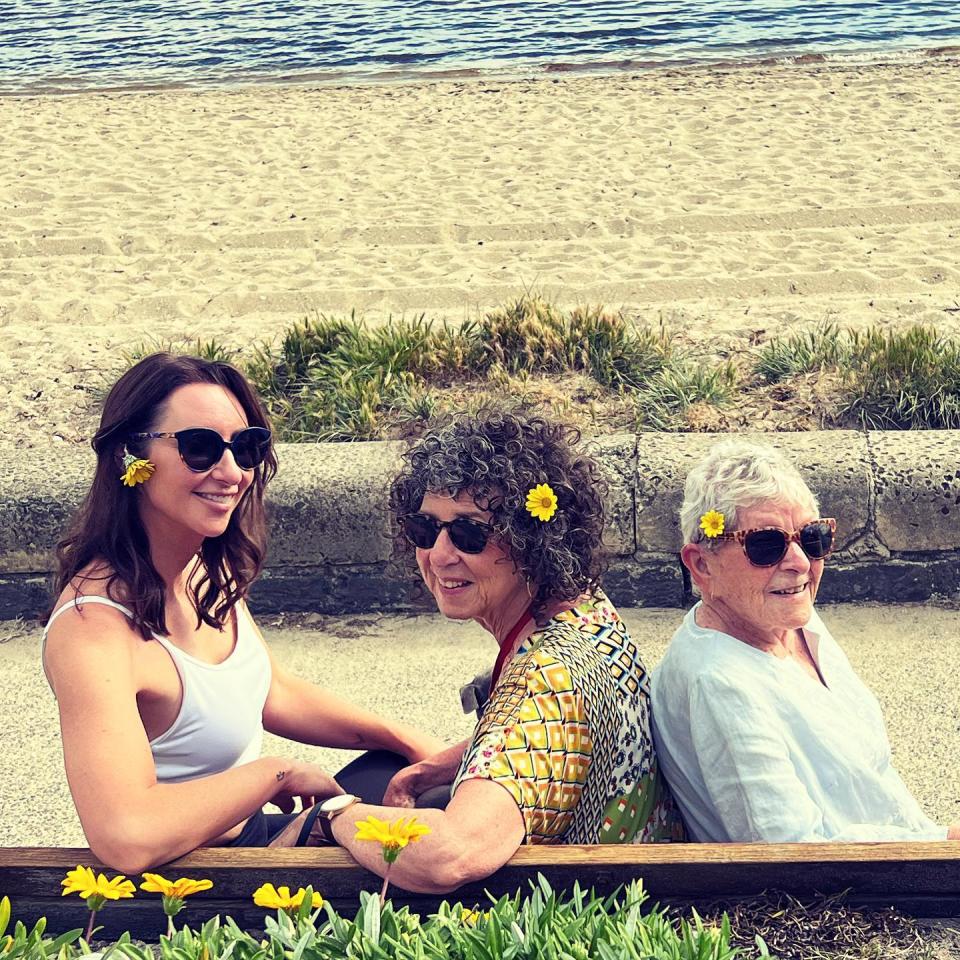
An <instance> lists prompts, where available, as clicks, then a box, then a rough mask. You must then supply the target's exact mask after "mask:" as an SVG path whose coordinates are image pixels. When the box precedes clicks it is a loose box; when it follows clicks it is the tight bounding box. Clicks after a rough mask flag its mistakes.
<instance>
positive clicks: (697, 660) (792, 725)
mask: <svg viewBox="0 0 960 960" xmlns="http://www.w3.org/2000/svg"><path fill="white" fill-rule="evenodd" d="M698 607H699V605H698ZM698 607H694V608H693V610H691V611H690V612H689V613H688V614H687V616H686V617H685V618H684V621H683V624H682V625H681V627H680V629H679V630H677V632H676V633H675V634H674V636H673V639H672V640H671V641H670V646H669V647H668V648H667V652H666V655H665V656H664V658H663V660H662V661H661V663H660V664H659V666H658V667H657V668H656V669H655V670H654V671H653V681H652V683H653V688H652V709H653V734H654V742H655V744H656V749H657V755H658V757H659V760H660V766H661V769H662V770H663V773H664V774H665V776H666V778H667V782H668V783H669V784H670V787H671V788H672V790H673V795H674V797H675V798H676V800H677V802H678V803H679V805H680V809H681V811H682V812H683V817H684V820H685V821H686V824H687V827H688V829H689V831H690V834H691V836H692V837H693V838H694V839H696V840H699V841H704V842H705V841H716V842H749V841H758V842H765V843H789V842H792V841H828V840H833V841H844V840H845V841H872V840H945V839H946V836H947V828H946V827H941V826H938V825H937V824H936V823H934V822H933V821H932V820H931V819H930V818H929V817H927V816H926V815H925V814H924V813H923V811H922V810H921V809H920V805H919V804H918V803H917V801H916V800H915V799H914V798H913V796H912V795H911V793H910V791H909V790H908V789H907V787H906V785H905V784H904V782H903V780H902V779H901V778H900V775H899V774H898V773H897V771H896V770H895V769H894V768H893V766H892V765H891V763H890V742H889V740H888V739H887V732H886V728H885V726H884V723H883V716H882V715H881V712H880V705H879V704H878V703H877V700H876V697H874V695H873V694H872V693H871V692H870V691H869V690H868V689H867V687H866V686H865V685H864V684H863V683H862V681H861V680H860V679H859V677H857V675H856V674H855V673H854V671H853V668H852V667H851V666H850V662H849V661H848V660H847V658H846V656H845V655H844V653H843V651H842V650H841V649H840V647H839V646H837V643H836V641H835V640H834V639H833V637H832V636H831V635H830V632H829V631H828V630H827V628H826V627H825V626H824V624H823V621H821V619H820V618H819V616H817V614H816V613H814V614H813V615H812V617H811V618H810V621H809V623H807V625H806V626H805V627H804V628H803V631H804V637H805V638H806V640H807V645H808V647H809V648H810V652H811V654H812V656H813V658H814V660H815V661H816V663H817V664H818V666H819V668H820V672H821V674H822V676H823V678H824V680H825V681H826V686H824V685H823V684H822V683H820V682H819V681H818V680H816V679H814V678H813V677H812V676H810V675H809V674H808V673H807V672H806V671H805V670H804V669H803V667H802V666H801V665H800V664H799V663H798V662H797V661H796V660H794V659H793V658H791V657H788V658H785V659H780V658H779V657H776V656H774V655H773V654H769V653H764V652H763V651H761V650H758V649H756V648H755V647H751V646H749V645H748V644H746V643H742V642H741V641H739V640H736V639H734V638H733V637H731V636H729V635H727V634H725V633H721V632H720V631H718V630H712V629H708V628H705V627H701V626H698V624H697V622H696V619H695V616H696V611H697V609H698Z"/></svg>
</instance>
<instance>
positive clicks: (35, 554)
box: [0, 443, 120, 574]
mask: <svg viewBox="0 0 960 960" xmlns="http://www.w3.org/2000/svg"><path fill="white" fill-rule="evenodd" d="M95 467H96V459H95V457H94V454H93V451H92V450H90V449H89V448H86V447H76V446H73V445H71V444H66V443H62V444H56V445H51V446H48V447H42V448H33V449H31V450H29V451H26V452H25V455H24V456H23V457H20V458H18V460H17V462H16V468H15V469H4V470H0V573H7V574H12V573H39V572H46V571H48V570H52V569H53V551H54V547H55V546H56V544H57V542H58V541H59V540H60V539H61V538H62V537H63V535H64V533H65V532H66V528H67V525H68V524H69V523H70V520H71V518H72V517H73V514H74V513H75V512H76V509H77V507H79V506H80V503H81V501H82V500H83V497H84V494H85V493H86V492H87V490H88V489H89V486H90V481H91V480H92V478H93V472H94V469H95ZM119 482H120V478H119V476H118V477H117V483H119Z"/></svg>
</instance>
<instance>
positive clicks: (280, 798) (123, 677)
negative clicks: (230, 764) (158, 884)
mask: <svg viewBox="0 0 960 960" xmlns="http://www.w3.org/2000/svg"><path fill="white" fill-rule="evenodd" d="M138 643H143V640H142V639H141V638H140V637H139V636H137V635H135V634H133V632H132V630H131V629H130V626H129V624H128V622H127V621H126V618H125V617H124V616H123V615H122V614H120V613H119V612H117V611H113V610H109V609H102V608H101V609H95V608H93V607H88V608H87V609H86V610H85V611H84V613H83V616H82V617H81V616H80V615H79V614H77V613H76V611H71V612H68V613H65V614H64V615H63V616H61V617H60V618H59V620H58V621H57V623H56V624H55V625H54V628H53V629H52V630H51V632H50V636H49V638H48V643H47V648H46V652H45V666H46V668H47V670H48V672H49V676H50V679H51V682H52V684H53V687H54V691H55V693H56V695H57V700H58V705H59V708H60V727H61V732H62V737H63V754H64V761H65V765H66V771H67V781H68V783H69V785H70V791H71V793H72V795H73V799H74V803H75V804H76V807H77V813H78V814H79V817H80V823H81V825H82V826H83V830H84V833H85V834H86V837H87V841H88V842H89V844H90V847H91V849H92V850H93V852H94V853H95V854H96V855H97V856H98V857H99V858H100V859H101V860H103V861H104V862H105V863H108V864H110V865H111V866H112V867H114V868H116V869H118V870H121V871H123V872H124V873H128V874H129V873H138V872H140V871H142V870H145V869H148V868H149V867H151V866H155V865H156V864H159V863H164V862H166V861H168V860H172V859H174V858H176V857H178V856H181V855H182V854H185V853H187V852H189V851H190V850H193V849H195V848H196V847H198V846H202V845H204V844H206V843H209V842H210V841H211V840H213V839H215V838H217V837H219V836H220V835H221V834H223V833H224V832H225V831H227V830H229V829H230V828H232V827H235V826H236V825H237V824H238V823H240V822H242V821H243V820H244V819H245V818H246V817H248V816H250V815H251V814H252V813H253V812H255V811H256V810H258V809H259V808H260V807H261V806H262V805H263V804H264V803H266V802H268V801H271V800H272V801H274V802H275V803H278V804H279V805H280V806H281V807H286V808H288V809H292V807H293V798H294V797H295V796H301V797H303V798H304V799H309V800H312V799H313V798H314V797H324V796H330V795H332V794H334V793H337V792H340V791H339V787H337V785H336V783H335V782H334V781H333V780H332V778H330V777H329V776H327V775H326V774H325V773H324V772H323V771H322V770H320V768H318V767H315V766H314V765H312V764H305V763H301V762H299V761H291V760H285V759H283V758H280V757H263V758H261V759H260V760H256V761H254V762H253V763H248V764H243V765H242V766H239V767H234V768H233V769H230V770H226V771H224V772H223V773H218V774H215V775H213V776H210V777H203V778H200V779H198V780H192V781H188V782H186V783H175V784H173V783H171V784H161V783H158V782H157V779H156V771H155V768H154V763H153V756H152V754H151V752H150V745H149V742H148V740H147V734H146V731H145V730H144V727H143V722H142V721H141V719H140V714H139V711H138V709H137V693H138V685H137V680H136V668H135V664H134V656H133V652H134V650H135V649H136V648H135V644H138Z"/></svg>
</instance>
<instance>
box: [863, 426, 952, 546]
mask: <svg viewBox="0 0 960 960" xmlns="http://www.w3.org/2000/svg"><path fill="white" fill-rule="evenodd" d="M868 442H869V445H870V452H871V454H872V456H873V461H874V463H875V464H876V468H875V469H876V480H875V485H876V494H875V495H876V532H877V536H878V537H879V538H880V540H881V541H882V542H883V543H884V544H885V545H886V546H887V547H888V548H889V549H890V550H892V551H894V552H905V553H906V552H909V553H919V552H924V551H928V550H956V549H960V432H958V431H956V430H923V431H920V430H904V431H896V432H893V431H890V432H879V431H876V432H871V433H870V434H868Z"/></svg>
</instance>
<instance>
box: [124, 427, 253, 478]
mask: <svg viewBox="0 0 960 960" xmlns="http://www.w3.org/2000/svg"><path fill="white" fill-rule="evenodd" d="M130 439H131V440H163V439H170V440H176V441H177V449H178V450H179V451H180V459H181V460H182V461H183V462H184V463H185V464H186V465H187V467H188V468H189V469H191V470H193V472H194V473H203V471H204V470H209V469H210V468H211V467H213V466H215V465H216V464H218V463H219V462H220V458H221V457H222V456H223V451H224V450H229V451H230V452H231V453H232V454H233V459H234V460H236V462H237V466H238V467H239V468H240V469H241V470H252V469H253V468H254V467H259V466H260V464H261V463H263V461H264V459H265V458H266V456H267V454H268V453H269V452H270V431H269V430H267V429H266V427H245V428H244V429H243V430H238V431H237V432H236V433H235V434H234V435H233V436H232V437H231V438H230V439H229V440H224V439H223V437H221V436H220V434H219V433H217V431H216V430H209V429H208V428H207V427H191V428H190V429H188V430H178V431H177V432H176V433H132V434H130Z"/></svg>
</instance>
